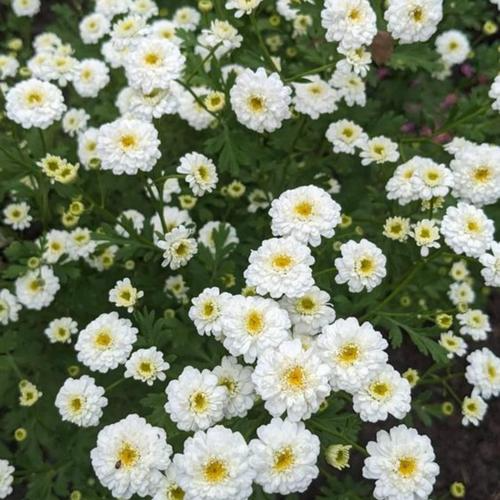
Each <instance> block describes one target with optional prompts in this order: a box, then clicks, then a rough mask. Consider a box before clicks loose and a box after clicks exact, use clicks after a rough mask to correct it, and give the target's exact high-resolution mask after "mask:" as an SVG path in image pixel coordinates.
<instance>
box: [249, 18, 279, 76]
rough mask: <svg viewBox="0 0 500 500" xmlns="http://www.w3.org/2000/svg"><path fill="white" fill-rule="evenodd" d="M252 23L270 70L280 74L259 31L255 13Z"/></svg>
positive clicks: (251, 19)
mask: <svg viewBox="0 0 500 500" xmlns="http://www.w3.org/2000/svg"><path fill="white" fill-rule="evenodd" d="M250 22H251V24H252V27H253V29H254V31H255V34H256V35H257V39H258V41H259V46H260V50H261V51H262V55H263V56H264V59H265V60H266V62H267V64H268V66H269V67H270V69H272V70H273V71H276V73H279V69H278V68H277V67H276V64H274V61H273V59H272V57H271V54H269V51H268V50H267V47H266V44H265V43H264V39H263V38H262V34H261V32H260V30H259V26H258V24H257V19H256V17H255V11H253V12H252V13H251V14H250Z"/></svg>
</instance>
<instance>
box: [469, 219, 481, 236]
mask: <svg viewBox="0 0 500 500" xmlns="http://www.w3.org/2000/svg"><path fill="white" fill-rule="evenodd" d="M466 228H467V231H468V232H469V233H479V231H480V230H481V226H480V224H479V223H478V221H477V220H474V219H469V220H468V221H467V223H466Z"/></svg>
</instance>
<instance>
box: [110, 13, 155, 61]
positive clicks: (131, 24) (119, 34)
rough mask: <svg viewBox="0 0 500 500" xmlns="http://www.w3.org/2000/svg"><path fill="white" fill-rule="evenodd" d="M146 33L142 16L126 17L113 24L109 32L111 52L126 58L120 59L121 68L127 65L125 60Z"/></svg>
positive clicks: (146, 29) (145, 23)
mask: <svg viewBox="0 0 500 500" xmlns="http://www.w3.org/2000/svg"><path fill="white" fill-rule="evenodd" d="M147 33H148V28H147V20H146V19H145V18H144V17H143V16H138V15H128V16H125V17H122V18H121V19H118V21H116V22H115V23H114V24H113V29H112V31H111V45H112V47H113V50H114V51H116V52H118V54H121V55H122V56H126V57H121V58H120V57H118V59H121V64H120V65H121V66H125V65H126V64H127V60H128V58H129V57H130V55H131V54H132V52H133V51H134V50H135V49H136V48H137V46H138V44H139V43H141V42H142V41H143V40H144V38H143V35H146V34H147Z"/></svg>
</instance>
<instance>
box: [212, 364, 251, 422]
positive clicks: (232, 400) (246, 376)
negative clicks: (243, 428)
mask: <svg viewBox="0 0 500 500" xmlns="http://www.w3.org/2000/svg"><path fill="white" fill-rule="evenodd" d="M252 373H253V369H252V368H251V367H250V366H242V365H240V364H238V360H237V359H236V358H233V357H232V356H224V357H223V358H222V360H221V362H220V365H219V366H216V367H215V368H214V369H213V374H214V375H215V376H216V377H217V378H218V380H219V385H221V386H223V387H225V388H226V389H227V401H226V404H225V405H224V417H225V418H233V417H244V416H245V415H246V414H247V413H248V410H249V409H250V408H252V406H253V404H254V402H255V388H254V385H253V382H252Z"/></svg>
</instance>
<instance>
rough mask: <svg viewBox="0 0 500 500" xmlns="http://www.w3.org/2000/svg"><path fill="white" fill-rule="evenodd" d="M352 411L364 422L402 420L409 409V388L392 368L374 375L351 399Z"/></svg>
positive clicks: (386, 367)
mask: <svg viewBox="0 0 500 500" xmlns="http://www.w3.org/2000/svg"><path fill="white" fill-rule="evenodd" d="M352 404H353V409H354V411H355V412H356V413H358V414H359V416H360V418H361V420H364V421H365V422H378V421H379V420H387V417H388V416H389V415H392V416H393V417H395V418H397V419H402V418H404V417H405V416H406V414H407V413H408V412H409V411H410V409H411V387H410V384H409V382H408V380H406V379H405V378H403V377H402V376H401V375H400V374H399V373H398V372H397V371H396V370H395V369H394V368H393V367H392V366H390V365H385V366H384V367H383V368H382V369H381V370H380V371H378V372H376V373H374V374H373V375H372V376H371V377H370V378H369V379H368V380H367V382H366V383H364V384H363V385H362V386H361V388H360V389H359V390H358V391H357V392H355V393H354V395H353V398H352Z"/></svg>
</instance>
